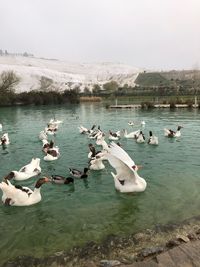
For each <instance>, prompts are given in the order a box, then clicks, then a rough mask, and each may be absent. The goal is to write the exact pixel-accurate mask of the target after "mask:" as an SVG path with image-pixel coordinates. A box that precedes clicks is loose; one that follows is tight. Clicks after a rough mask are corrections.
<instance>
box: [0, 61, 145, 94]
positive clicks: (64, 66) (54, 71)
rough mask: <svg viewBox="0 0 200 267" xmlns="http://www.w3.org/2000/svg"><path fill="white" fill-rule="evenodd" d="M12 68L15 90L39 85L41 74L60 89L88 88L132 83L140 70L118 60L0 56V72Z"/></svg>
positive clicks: (33, 88) (18, 90) (24, 89)
mask: <svg viewBox="0 0 200 267" xmlns="http://www.w3.org/2000/svg"><path fill="white" fill-rule="evenodd" d="M8 70H13V71H14V72H15V73H16V74H17V75H18V76H19V77H20V78H21V81H20V83H19V84H18V85H17V86H16V88H15V90H16V92H17V93H19V92H24V91H30V90H35V89H40V88H41V82H40V81H41V77H45V78H48V79H50V80H49V81H51V86H52V88H56V89H57V90H60V91H63V90H66V89H69V88H72V89H73V88H74V87H75V86H79V87H80V88H81V90H84V88H85V87H89V88H92V86H93V85H94V84H99V85H102V84H104V83H106V82H109V81H112V80H113V81H116V82H118V84H120V85H124V84H128V85H134V82H135V79H136V78H137V76H138V74H139V73H140V72H141V71H142V70H139V69H137V68H135V67H132V66H128V65H124V64H120V63H91V64H89V63H83V64H80V63H69V62H65V61H59V60H54V59H41V58H34V57H23V56H0V73H2V71H8Z"/></svg>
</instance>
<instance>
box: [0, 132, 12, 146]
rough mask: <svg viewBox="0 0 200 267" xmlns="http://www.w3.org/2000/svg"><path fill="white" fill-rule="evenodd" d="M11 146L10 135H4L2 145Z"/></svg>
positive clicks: (0, 141) (1, 140) (0, 142)
mask: <svg viewBox="0 0 200 267" xmlns="http://www.w3.org/2000/svg"><path fill="white" fill-rule="evenodd" d="M9 144H10V140H9V137H8V133H5V134H3V135H2V137H1V139H0V145H9Z"/></svg>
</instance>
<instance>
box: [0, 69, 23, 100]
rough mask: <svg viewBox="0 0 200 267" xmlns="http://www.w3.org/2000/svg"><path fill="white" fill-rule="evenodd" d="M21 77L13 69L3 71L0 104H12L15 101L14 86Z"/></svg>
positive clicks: (0, 79) (0, 85) (0, 81)
mask: <svg viewBox="0 0 200 267" xmlns="http://www.w3.org/2000/svg"><path fill="white" fill-rule="evenodd" d="M19 81H20V78H19V77H18V76H17V75H16V74H15V73H14V72H13V71H3V72H2V73H1V75H0V105H11V104H13V103H14V102H15V98H16V97H15V96H16V95H15V90H14V87H15V86H16V85H17V84H18V83H19Z"/></svg>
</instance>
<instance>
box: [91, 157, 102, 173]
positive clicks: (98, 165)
mask: <svg viewBox="0 0 200 267" xmlns="http://www.w3.org/2000/svg"><path fill="white" fill-rule="evenodd" d="M89 169H90V170H103V169H105V165H104V164H103V158H102V157H101V156H98V155H97V156H96V157H94V158H93V159H92V160H91V161H90V164H89Z"/></svg>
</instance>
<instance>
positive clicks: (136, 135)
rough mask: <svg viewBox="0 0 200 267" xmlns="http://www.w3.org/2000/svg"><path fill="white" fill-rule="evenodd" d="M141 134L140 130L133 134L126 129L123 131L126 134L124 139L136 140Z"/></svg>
mask: <svg viewBox="0 0 200 267" xmlns="http://www.w3.org/2000/svg"><path fill="white" fill-rule="evenodd" d="M139 133H140V130H137V131H134V132H131V133H128V132H127V130H126V129H124V130H123V134H124V137H125V138H128V139H129V138H134V139H136V138H137V137H138V135H139Z"/></svg>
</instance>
